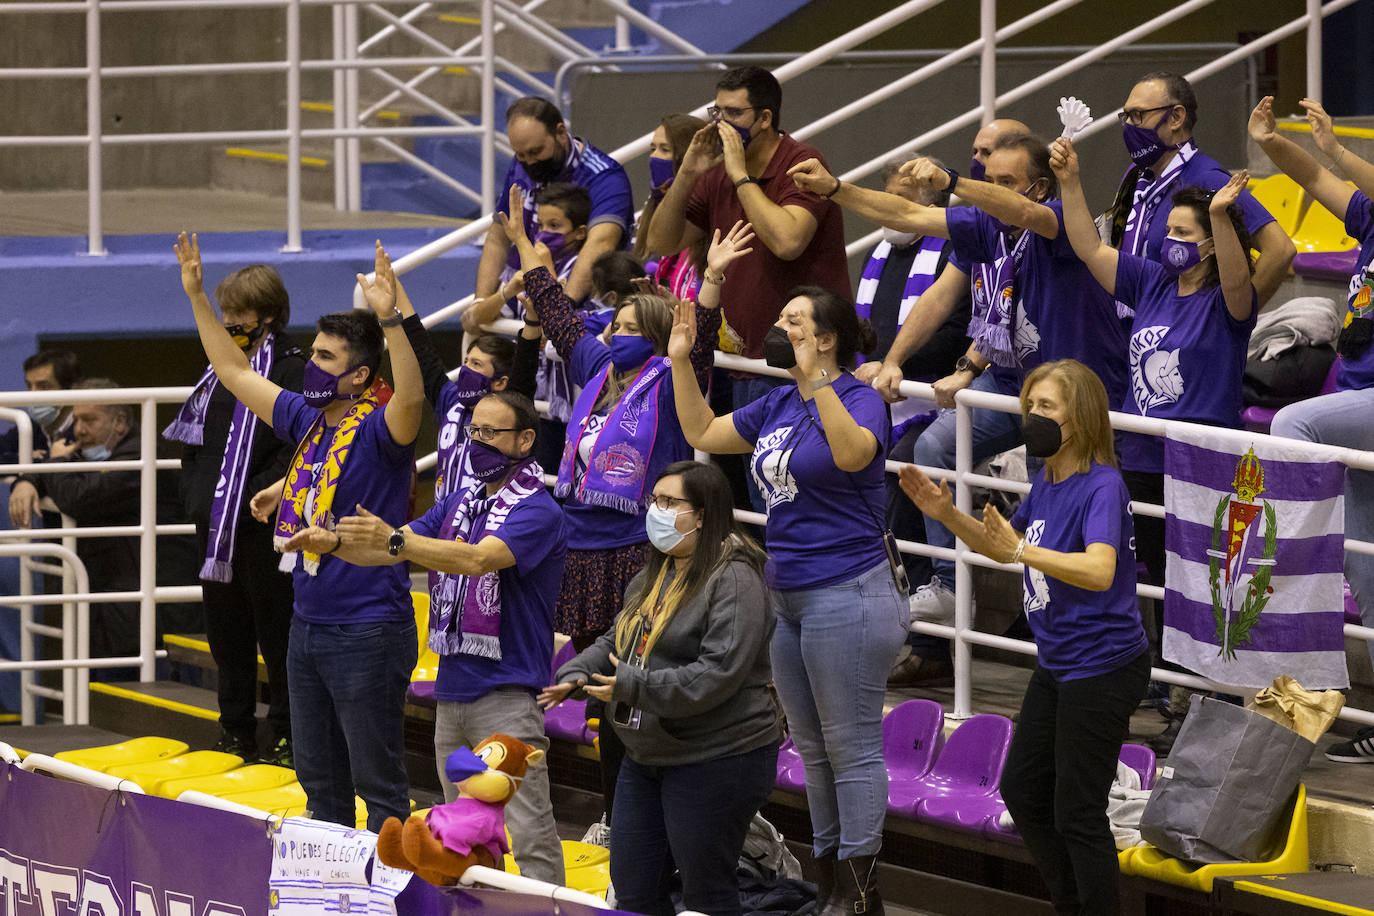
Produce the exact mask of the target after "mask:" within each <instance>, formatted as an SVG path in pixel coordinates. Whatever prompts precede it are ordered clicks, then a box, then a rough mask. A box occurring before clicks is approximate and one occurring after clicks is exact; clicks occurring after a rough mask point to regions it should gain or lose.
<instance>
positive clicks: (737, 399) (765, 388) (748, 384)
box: [731, 375, 792, 514]
mask: <svg viewBox="0 0 1374 916" xmlns="http://www.w3.org/2000/svg"><path fill="white" fill-rule="evenodd" d="M732 381H733V384H732V385H731V389H732V392H731V393H732V396H733V398H734V407H733V409H734V410H739V409H740V408H741V407H744V406H745V405H746V404H752V403H753V402H755V401H757V400H758V399H759V398H761V397H763V396H764V395H766V394H768V392H770V391H772V390H773V389H774V388H779V387H781V386H783V385H790V384H792V383H791V381H789V380H788V379H782V378H775V377H774V376H771V375H751V376H749V377H747V378H737V379H733V380H732ZM744 482H745V483H746V484H747V485H748V487H749V503H750V505H752V506H753V507H754V511H755V512H762V513H765V514H767V512H768V503H767V502H765V501H764V498H763V494H762V493H760V492H759V485H758V484H757V483H755V482H754V466H753V457H752V456H750V455H745V456H744Z"/></svg>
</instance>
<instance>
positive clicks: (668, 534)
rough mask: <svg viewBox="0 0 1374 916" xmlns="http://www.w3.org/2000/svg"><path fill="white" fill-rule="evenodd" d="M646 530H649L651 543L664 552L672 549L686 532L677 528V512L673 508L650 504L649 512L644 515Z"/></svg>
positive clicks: (679, 542)
mask: <svg viewBox="0 0 1374 916" xmlns="http://www.w3.org/2000/svg"><path fill="white" fill-rule="evenodd" d="M644 530H645V531H646V532H648V535H649V543H650V544H653V545H654V547H655V548H656V549H658V550H660V551H662V552H663V553H667V552H668V551H670V550H672V549H673V548H674V547H676V546H677V545H678V544H681V543H682V539H683V538H685V537H687V535H686V533H684V532H681V531H678V530H677V513H676V512H674V511H673V510H672V509H660V508H659V507H658V506H650V507H649V514H648V515H646V516H645V517H644Z"/></svg>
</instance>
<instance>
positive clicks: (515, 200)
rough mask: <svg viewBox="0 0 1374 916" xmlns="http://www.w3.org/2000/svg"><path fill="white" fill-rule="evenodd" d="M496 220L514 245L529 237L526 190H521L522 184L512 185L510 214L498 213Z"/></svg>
mask: <svg viewBox="0 0 1374 916" xmlns="http://www.w3.org/2000/svg"><path fill="white" fill-rule="evenodd" d="M496 222H497V224H498V225H500V227H501V231H502V232H504V233H506V238H507V239H508V240H509V241H510V243H511V244H512V245H516V244H519V243H520V241H521V240H523V239H528V238H529V236H528V235H527V234H526V232H525V192H524V191H522V190H520V185H518V184H513V185H511V186H510V215H509V216H507V215H506V214H505V213H497V214H496Z"/></svg>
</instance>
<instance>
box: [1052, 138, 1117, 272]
mask: <svg viewBox="0 0 1374 916" xmlns="http://www.w3.org/2000/svg"><path fill="white" fill-rule="evenodd" d="M1050 168H1052V169H1054V174H1055V175H1056V176H1057V177H1058V178H1059V195H1060V197H1061V199H1062V200H1063V201H1064V229H1065V231H1066V232H1068V235H1069V244H1070V245H1072V246H1073V253H1074V254H1076V255H1078V259H1079V260H1080V261H1082V262H1083V263H1084V264H1086V265H1087V267H1088V270H1089V271H1090V272H1091V273H1092V275H1093V279H1094V280H1096V281H1097V282H1098V283H1100V284H1101V285H1102V288H1103V289H1105V290H1106V291H1107V292H1108V293H1109V294H1110V295H1116V264H1117V260H1118V259H1119V257H1120V255H1119V254H1118V252H1117V250H1116V249H1115V248H1113V247H1112V246H1110V245H1108V244H1107V243H1105V242H1103V241H1102V236H1100V235H1098V233H1097V226H1096V224H1094V223H1093V216H1092V213H1091V212H1089V210H1088V201H1087V199H1086V198H1085V197H1084V196H1083V184H1082V182H1080V181H1079V179H1078V153H1077V152H1075V151H1074V148H1073V144H1072V143H1071V142H1070V141H1068V140H1066V139H1064V138H1063V137H1060V138H1059V139H1058V140H1055V141H1054V144H1053V145H1052V146H1051V147H1050Z"/></svg>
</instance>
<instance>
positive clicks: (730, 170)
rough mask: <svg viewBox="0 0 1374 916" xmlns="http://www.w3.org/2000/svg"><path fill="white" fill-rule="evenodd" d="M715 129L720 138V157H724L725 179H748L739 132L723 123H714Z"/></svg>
mask: <svg viewBox="0 0 1374 916" xmlns="http://www.w3.org/2000/svg"><path fill="white" fill-rule="evenodd" d="M715 127H716V133H717V134H718V135H719V136H720V151H721V155H722V156H724V157H725V175H726V177H728V178H729V179H730V180H731V181H739V180H740V179H741V178H746V177H748V175H749V169H748V166H746V165H745V162H744V140H742V139H741V138H740V135H739V131H737V130H735V129H734V128H733V127H731V126H730V125H729V124H726V123H725V122H724V121H718V122H716V125H715Z"/></svg>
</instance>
